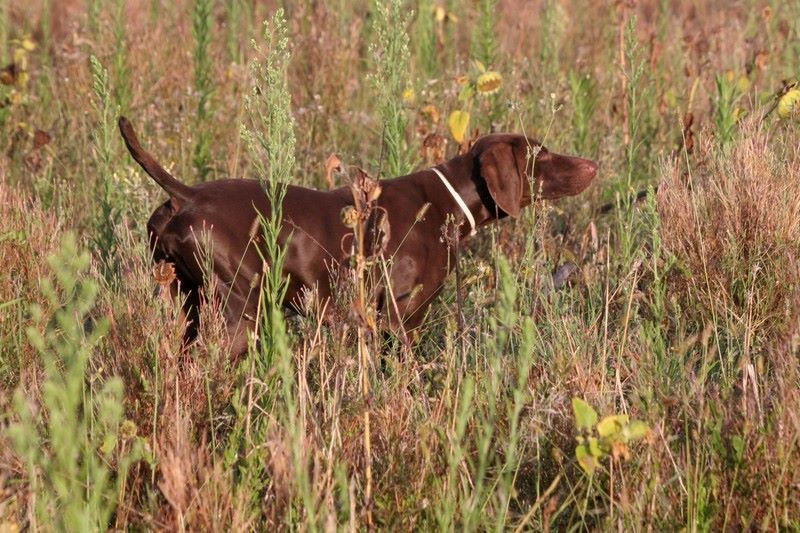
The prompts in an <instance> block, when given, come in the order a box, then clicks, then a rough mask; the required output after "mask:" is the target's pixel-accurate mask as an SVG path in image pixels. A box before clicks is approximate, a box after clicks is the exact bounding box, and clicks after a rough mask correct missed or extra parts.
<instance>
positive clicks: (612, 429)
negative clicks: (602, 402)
mask: <svg viewBox="0 0 800 533" xmlns="http://www.w3.org/2000/svg"><path fill="white" fill-rule="evenodd" d="M627 423H628V415H610V416H607V417H605V418H604V419H602V420H601V421H600V423H599V424H597V432H598V433H599V434H600V436H601V437H610V438H614V439H615V440H616V438H618V436H619V432H620V431H622V428H623V427H624V426H625V424H627Z"/></svg>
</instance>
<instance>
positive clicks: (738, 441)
mask: <svg viewBox="0 0 800 533" xmlns="http://www.w3.org/2000/svg"><path fill="white" fill-rule="evenodd" d="M731 446H733V451H734V453H735V454H736V461H737V462H738V461H741V460H742V457H744V439H743V438H742V437H740V436H739V435H734V436H733V437H732V438H731Z"/></svg>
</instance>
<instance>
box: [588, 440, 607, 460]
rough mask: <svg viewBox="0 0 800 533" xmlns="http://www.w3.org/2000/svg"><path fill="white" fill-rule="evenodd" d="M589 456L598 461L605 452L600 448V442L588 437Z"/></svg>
mask: <svg viewBox="0 0 800 533" xmlns="http://www.w3.org/2000/svg"><path fill="white" fill-rule="evenodd" d="M589 454H590V455H591V456H592V457H596V458H598V459H600V458H602V457H603V456H604V455H605V452H603V449H602V447H601V446H600V441H598V440H597V438H596V437H589Z"/></svg>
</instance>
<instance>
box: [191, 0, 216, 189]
mask: <svg viewBox="0 0 800 533" xmlns="http://www.w3.org/2000/svg"><path fill="white" fill-rule="evenodd" d="M213 5H214V3H213V2H212V1H211V0H197V1H196V2H195V3H194V9H193V10H192V34H193V35H194V41H195V44H194V86H195V91H197V112H196V113H195V117H196V121H197V122H196V134H197V141H196V143H195V145H194V167H195V170H196V171H197V174H198V178H199V179H200V181H205V180H206V178H207V176H208V174H209V172H210V171H211V168H210V164H211V134H210V132H209V131H208V120H209V118H210V115H211V111H212V109H211V102H210V99H211V93H212V90H213V86H212V79H211V70H212V68H213V65H212V63H211V55H210V53H209V46H210V44H211V24H212V20H211V17H212V15H213V13H212V7H213Z"/></svg>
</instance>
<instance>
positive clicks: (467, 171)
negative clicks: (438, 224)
mask: <svg viewBox="0 0 800 533" xmlns="http://www.w3.org/2000/svg"><path fill="white" fill-rule="evenodd" d="M436 167H437V168H438V169H439V170H440V171H441V172H442V174H444V175H445V177H446V178H447V180H448V181H449V182H450V185H452V187H453V189H454V190H455V191H456V193H458V195H459V196H460V197H461V199H462V200H463V201H464V203H465V204H466V206H467V208H468V209H469V211H470V213H472V216H473V217H474V218H475V226H476V227H477V228H480V227H481V226H484V225H486V224H488V223H489V222H492V221H494V220H497V218H498V214H497V212H496V210H497V206H496V204H495V203H494V200H493V199H492V197H491V195H490V194H489V189H488V187H487V186H486V182H485V181H484V179H483V177H482V176H481V174H480V168H479V167H478V165H477V163H476V161H475V157H474V156H473V155H472V154H470V153H466V154H462V155H460V156H456V157H454V158H453V159H451V160H449V161H447V162H445V163H442V164H440V165H436ZM437 181H438V180H437ZM451 200H452V202H453V205H454V208H455V209H454V211H453V213H454V214H456V213H458V211H460V209H459V207H458V205H457V203H456V201H455V200H454V199H451ZM461 216H462V217H463V215H461ZM462 227H463V234H464V235H469V233H470V225H469V224H468V223H467V222H466V221H465V222H464V224H462Z"/></svg>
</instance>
